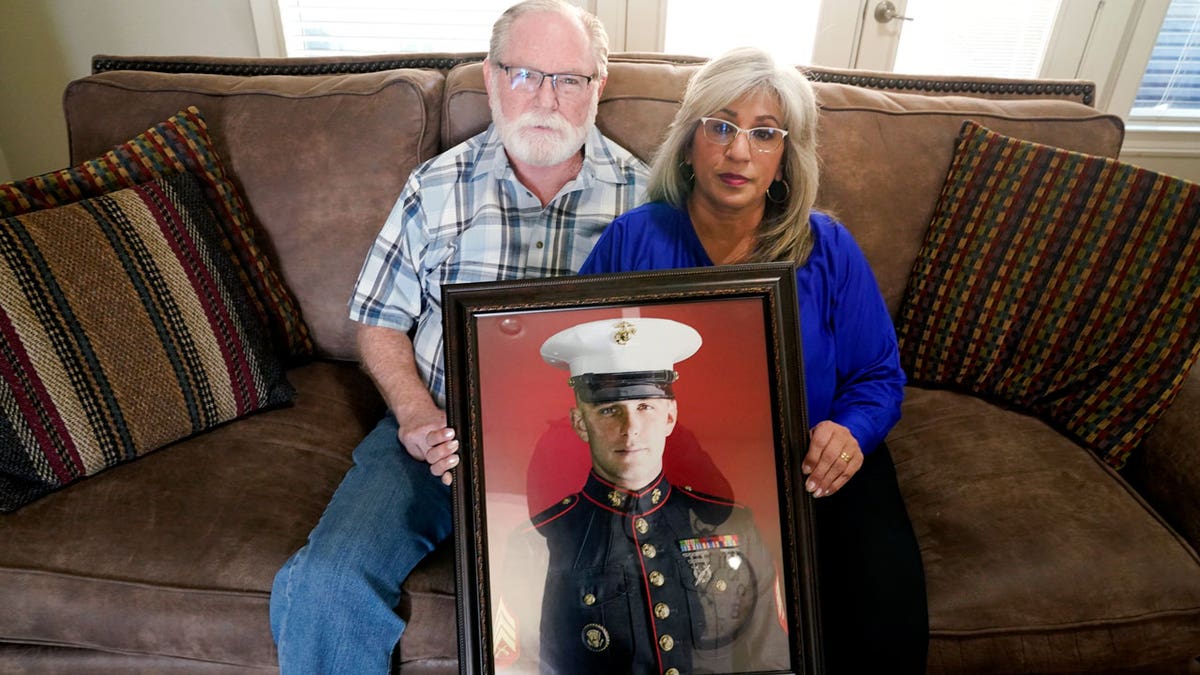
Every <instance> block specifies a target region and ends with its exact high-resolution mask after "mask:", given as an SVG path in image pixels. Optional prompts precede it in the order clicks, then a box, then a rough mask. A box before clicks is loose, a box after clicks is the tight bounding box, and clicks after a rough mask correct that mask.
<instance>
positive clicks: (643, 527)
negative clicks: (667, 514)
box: [633, 518, 650, 534]
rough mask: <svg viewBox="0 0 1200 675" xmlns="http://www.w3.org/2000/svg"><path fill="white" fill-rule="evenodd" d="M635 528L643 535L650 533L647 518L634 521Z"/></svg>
mask: <svg viewBox="0 0 1200 675" xmlns="http://www.w3.org/2000/svg"><path fill="white" fill-rule="evenodd" d="M633 526H634V527H636V528H637V531H638V532H640V533H642V534H646V533H647V532H649V531H650V523H647V522H646V519H645V518H638V519H637V520H635V521H633Z"/></svg>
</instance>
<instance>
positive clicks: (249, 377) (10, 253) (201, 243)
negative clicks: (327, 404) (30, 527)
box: [0, 173, 292, 511]
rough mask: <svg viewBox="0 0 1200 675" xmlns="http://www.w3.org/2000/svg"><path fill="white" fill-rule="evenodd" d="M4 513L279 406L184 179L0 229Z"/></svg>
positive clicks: (267, 357)
mask: <svg viewBox="0 0 1200 675" xmlns="http://www.w3.org/2000/svg"><path fill="white" fill-rule="evenodd" d="M0 343H2V344H3V347H2V348H0V511H9V510H12V509H15V508H17V507H19V506H21V505H23V504H25V503H27V502H29V501H31V500H33V499H36V498H37V497H40V496H42V495H44V494H46V493H47V492H50V491H51V490H55V489H58V488H60V487H62V486H64V485H67V484H69V483H72V482H75V481H77V480H79V479H81V478H84V477H86V476H91V475H94V474H97V473H99V472H101V471H103V470H105V469H107V468H109V467H111V466H114V465H116V464H119V463H121V462H125V461H129V460H132V459H135V458H137V457H140V456H142V455H144V454H145V453H147V452H150V451H152V450H156V449H158V448H160V447H162V446H163V445H166V444H167V443H170V442H172V441H176V440H178V439H180V438H183V437H185V436H190V435H192V434H196V433H199V432H202V431H204V430H206V429H209V428H212V427H214V426H216V425H218V424H222V423H224V422H228V421H230V420H232V419H235V418H237V417H241V416H243V415H246V414H248V413H251V412H253V411H255V410H259V409H261V408H265V407H270V406H274V405H279V404H281V403H285V402H287V401H289V400H290V399H291V393H292V392H291V388H290V386H289V385H288V384H287V381H286V379H285V378H284V375H283V365H282V362H281V361H280V359H279V358H278V357H277V356H276V354H275V350H274V347H273V346H272V345H271V341H270V338H269V336H268V335H267V333H266V331H265V330H264V329H263V327H262V324H261V323H260V322H259V320H258V317H257V316H256V315H255V313H254V312H253V310H252V309H251V304H250V299H249V297H248V294H247V293H246V290H245V288H244V287H243V286H242V284H241V282H240V281H239V279H238V274H237V272H236V271H235V268H234V265H233V261H232V259H231V258H230V256H229V255H228V254H227V253H226V252H225V251H224V250H222V246H221V237H220V234H219V229H218V227H217V225H216V219H215V218H214V216H213V213H212V211H211V210H210V209H209V208H208V204H207V202H206V201H205V198H204V192H203V189H202V188H201V186H200V184H199V182H198V181H197V180H196V179H195V178H193V177H192V176H191V174H188V173H182V174H177V175H175V176H170V177H168V178H165V179H158V180H155V181H151V182H149V183H143V184H142V185H139V186H137V187H134V188H127V189H124V190H119V191H117V192H113V193H111V194H109V195H105V196H102V197H93V198H91V199H85V200H83V201H80V202H77V203H74V204H70V205H68V206H60V207H57V208H53V209H45V210H42V211H34V212H32V213H27V214H25V215H22V216H13V217H11V218H6V219H3V220H0Z"/></svg>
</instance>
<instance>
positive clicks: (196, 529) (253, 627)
mask: <svg viewBox="0 0 1200 675" xmlns="http://www.w3.org/2000/svg"><path fill="white" fill-rule="evenodd" d="M288 377H289V379H290V380H291V381H292V383H293V384H294V385H295V387H296V390H297V396H296V403H295V406H293V407H288V408H282V409H276V410H271V411H267V412H264V413H261V414H259V415H255V416H252V417H248V418H246V419H243V420H240V421H238V422H237V423H235V424H231V425H225V426H222V427H219V428H217V429H214V430H213V431H210V432H208V433H206V434H203V435H201V436H197V437H194V438H190V439H188V440H185V441H182V442H180V443H177V444H175V445H173V446H171V447H170V448H168V449H167V450H165V451H162V452H157V453H154V454H151V455H148V456H146V457H144V458H142V459H140V460H138V461H137V462H132V463H129V464H124V465H122V466H118V467H115V468H113V469H110V470H109V471H107V472H105V474H104V475H103V476H101V477H100V478H98V479H96V480H88V481H82V482H80V483H78V484H76V485H72V486H70V487H68V488H66V489H64V490H62V491H60V492H58V493H57V494H55V495H53V496H52V497H50V498H47V499H43V500H39V501H36V502H34V503H32V504H30V505H28V506H26V507H25V508H23V509H21V510H19V511H17V512H15V513H12V514H9V515H6V516H4V517H3V518H0V541H4V542H21V545H20V546H8V545H5V546H0V588H3V589H4V592H3V593H0V643H23V644H37V645H56V646H67V647H78V648H85V649H92V650H99V651H106V652H116V653H124V654H146V655H155V656H163V657H173V658H181V659H192V660H196V661H198V662H201V663H209V664H227V668H228V669H233V667H235V666H247V667H271V666H274V664H275V652H274V642H273V641H272V639H271V634H270V629H269V625H268V619H267V614H268V611H267V604H268V598H269V593H270V589H271V582H272V579H273V578H274V575H275V572H276V570H278V569H279V567H280V566H281V565H282V564H283V562H284V560H286V559H287V557H288V556H289V555H291V553H292V552H293V551H295V550H296V549H298V548H299V547H300V546H301V544H303V543H304V541H305V538H306V537H307V536H308V532H309V530H311V529H312V527H313V525H314V524H315V523H316V522H317V519H318V518H319V517H320V515H321V513H322V511H323V510H324V508H325V504H326V503H327V502H328V500H329V497H330V495H332V494H333V490H334V488H336V487H337V485H338V483H340V482H341V479H342V476H343V475H344V474H345V472H346V470H347V469H348V468H349V466H350V453H351V451H352V450H353V448H354V446H355V445H356V444H357V443H358V442H359V440H361V439H362V438H363V436H365V435H366V433H367V432H368V431H369V430H370V429H371V428H372V427H374V425H375V423H376V422H377V421H378V419H379V416H380V415H381V414H382V412H383V410H382V404H381V402H380V399H379V396H378V394H377V393H376V392H375V389H374V387H373V385H372V384H371V382H370V380H369V379H368V378H367V377H366V376H365V375H364V374H363V373H362V372H361V371H360V370H359V369H358V368H357V367H356V366H353V365H350V364H335V363H327V362H314V363H311V364H308V365H305V366H302V367H300V368H295V369H292V370H290V371H289V372H288ZM64 542H69V544H70V545H69V546H64V545H63V543H64ZM451 567H452V566H451ZM442 574H444V575H445V577H446V578H447V579H450V578H451V570H442ZM450 614H451V615H453V611H450ZM447 641H448V642H449V643H450V647H449V649H451V650H453V649H455V647H454V644H453V642H454V641H453V639H447ZM17 656H19V654H18V655H15V656H14V658H17ZM4 658H5V653H4V652H3V651H2V650H0V672H11V671H12V669H13V668H14V667H15V666H14V664H13V663H9V662H6V661H5V660H4ZM76 672H78V671H76Z"/></svg>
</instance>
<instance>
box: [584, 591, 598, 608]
mask: <svg viewBox="0 0 1200 675" xmlns="http://www.w3.org/2000/svg"><path fill="white" fill-rule="evenodd" d="M583 604H585V605H587V606H588V607H591V606H592V605H594V604H596V596H594V595H592V594H591V593H588V594H587V595H585V596H583Z"/></svg>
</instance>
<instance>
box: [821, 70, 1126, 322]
mask: <svg viewBox="0 0 1200 675" xmlns="http://www.w3.org/2000/svg"><path fill="white" fill-rule="evenodd" d="M814 87H815V88H816V91H817V100H818V102H819V104H820V106H821V116H820V120H819V128H818V133H817V139H818V142H819V144H820V149H819V152H820V155H821V188H820V192H819V193H818V195H817V206H818V208H821V209H825V210H827V211H829V212H830V213H833V214H834V215H836V216H837V217H838V218H839V219H840V220H841V221H842V222H843V223H845V224H846V226H847V227H848V228H849V229H850V231H851V232H852V233H853V234H854V238H855V240H856V241H858V243H859V245H860V246H861V247H862V249H863V252H864V253H865V254H866V256H867V260H869V261H870V263H871V268H872V269H873V271H874V272H875V278H876V279H877V280H878V281H879V286H880V289H881V290H882V291H883V296H884V299H885V300H886V301H887V305H888V308H889V309H890V310H891V312H892V314H893V316H894V315H896V314H897V312H898V310H899V307H900V300H901V297H902V296H903V294H904V288H905V285H906V284H907V281H908V275H909V272H910V271H911V270H912V265H913V261H914V260H916V257H917V252H918V251H919V250H920V248H921V244H922V242H923V241H924V238H925V231H926V230H927V229H928V228H929V222H930V219H931V218H932V216H933V206H934V204H935V203H936V202H937V197H938V194H940V192H941V189H942V184H943V183H944V182H945V180H946V171H947V170H948V169H949V167H950V158H951V156H952V155H953V154H954V139H955V138H956V137H957V136H958V131H959V129H960V128H961V127H962V124H963V121H964V120H968V119H971V120H978V121H980V122H982V123H984V124H987V125H988V127H990V128H992V129H994V130H996V131H999V132H1000V133H1004V134H1008V135H1010V136H1016V137H1018V138H1024V139H1028V140H1031V141H1037V142H1040V143H1054V144H1055V145H1058V146H1059V147H1063V148H1067V149H1070V150H1076V151H1079V152H1087V153H1091V154H1094V155H1103V156H1106V157H1115V156H1116V155H1117V153H1118V152H1119V151H1120V149H1121V141H1122V138H1123V136H1124V127H1123V126H1122V123H1121V119H1120V118H1119V117H1117V116H1115V115H1108V114H1104V113H1101V112H1099V111H1097V110H1095V109H1094V108H1090V107H1088V106H1085V105H1083V104H1081V103H1074V102H1071V101H1063V100H1014V101H997V100H985V99H977V98H968V97H964V96H922V95H918V94H898V93H892V92H883V91H874V90H870V89H863V88H861V87H854V86H851V85H842V84H826V83H817V84H815V85H814ZM864 191H865V193H864ZM864 194H865V195H867V196H865V197H864Z"/></svg>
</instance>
